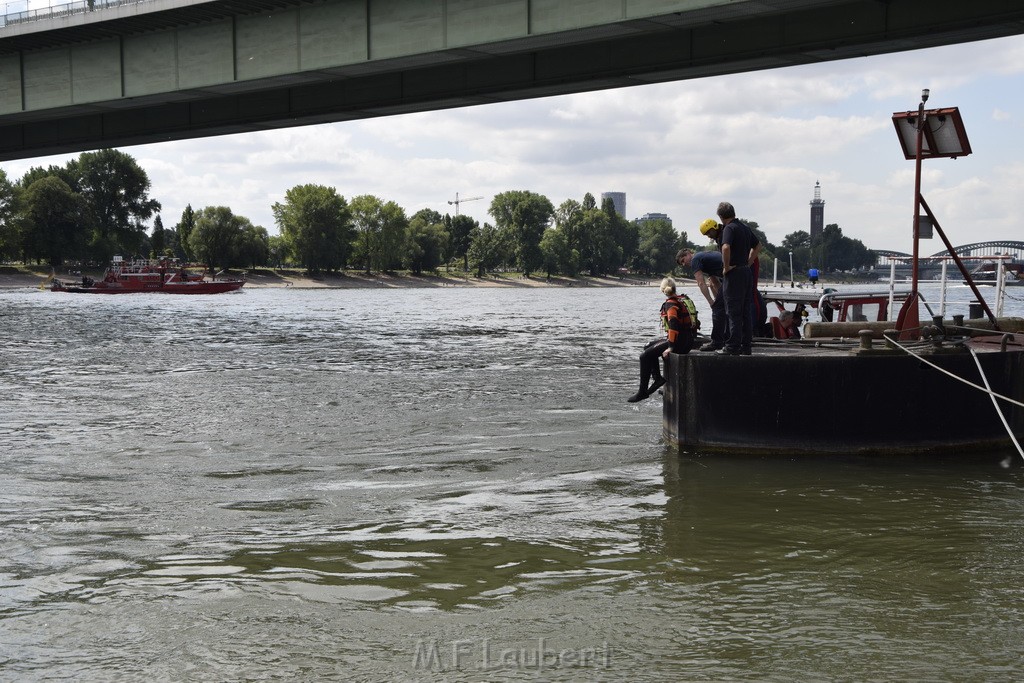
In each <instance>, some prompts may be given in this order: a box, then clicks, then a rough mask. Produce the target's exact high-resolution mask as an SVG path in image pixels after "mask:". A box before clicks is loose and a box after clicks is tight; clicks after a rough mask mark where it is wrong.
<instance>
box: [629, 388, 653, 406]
mask: <svg viewBox="0 0 1024 683" xmlns="http://www.w3.org/2000/svg"><path fill="white" fill-rule="evenodd" d="M650 395H651V392H650V390H648V389H641V390H640V391H638V392H636V393H635V394H633V395H632V396H630V397H629V398H627V399H626V401H627V402H628V403H638V402H639V401H642V400H644V399H645V398H647V397H649V396H650Z"/></svg>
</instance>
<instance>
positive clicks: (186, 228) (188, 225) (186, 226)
mask: <svg viewBox="0 0 1024 683" xmlns="http://www.w3.org/2000/svg"><path fill="white" fill-rule="evenodd" d="M195 227H196V214H195V212H194V211H193V210H192V205H191V204H186V205H185V210H184V211H182V212H181V220H180V221H178V224H177V225H176V226H174V232H175V233H177V235H178V244H180V245H181V250H182V252H183V256H184V258H185V260H187V261H191V260H193V258H195V256H194V255H193V254H192V248H191V247H190V246H189V241H188V238H189V236H190V235H191V234H192V231H193V230H194V229H195Z"/></svg>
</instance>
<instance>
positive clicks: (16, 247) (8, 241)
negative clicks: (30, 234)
mask: <svg viewBox="0 0 1024 683" xmlns="http://www.w3.org/2000/svg"><path fill="white" fill-rule="evenodd" d="M19 193H20V189H19V188H18V187H17V186H16V185H15V184H14V183H12V182H11V181H10V180H8V178H7V173H6V172H5V171H4V170H3V169H2V168H0V258H4V257H6V258H15V257H17V256H19V255H20V254H21V230H20V229H19V226H18V220H17V217H18V196H19Z"/></svg>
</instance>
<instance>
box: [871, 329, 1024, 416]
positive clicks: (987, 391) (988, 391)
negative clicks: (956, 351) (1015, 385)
mask: <svg viewBox="0 0 1024 683" xmlns="http://www.w3.org/2000/svg"><path fill="white" fill-rule="evenodd" d="M883 336H884V335H883ZM885 339H886V341H888V342H890V343H891V344H892V345H893V346H895V347H896V348H897V349H899V350H900V351H903V352H904V353H906V354H908V355H910V356H913V357H914V358H916V359H918V360H919V361H921V362H922V363H924V364H925V365H930V366H931V367H933V368H935V369H936V370H938V371H939V372H941V373H943V374H945V375H949V376H950V377H952V378H953V379H955V380H957V381H958V382H963V383H964V384H966V385H967V386H969V387H973V388H975V389H977V390H978V391H980V392H982V393H983V394H988V395H989V396H992V397H994V398H998V399H1002V400H1003V401H1006V402H1007V403H1012V404H1013V405H1015V406H1020V407H1021V408H1024V403H1021V402H1020V401H1018V400H1016V399H1012V398H1010V397H1009V396H1003V395H1002V394H999V393H996V392H994V391H992V390H991V389H988V388H986V387H983V386H981V385H980V384H975V383H974V382H972V381H970V380H967V379H964V378H963V377H961V376H960V375H957V374H954V373H952V372H950V371H949V370H947V369H945V368H940V367H939V366H938V365H936V364H935V363H933V362H931V361H930V360H928V359H927V358H925V357H924V356H922V355H920V354H917V353H914V352H913V351H911V350H910V349H908V348H907V347H905V346H903V345H901V344H900V343H899V342H898V341H896V340H895V339H893V338H892V337H888V336H887V337H885ZM971 352H972V353H973V352H974V351H973V349H972V350H971ZM982 377H984V375H982Z"/></svg>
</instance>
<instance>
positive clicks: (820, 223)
mask: <svg viewBox="0 0 1024 683" xmlns="http://www.w3.org/2000/svg"><path fill="white" fill-rule="evenodd" d="M824 230H825V200H823V199H822V198H821V183H819V182H815V183H814V199H812V200H811V244H816V243H817V241H818V240H819V239H821V233H822V231H824Z"/></svg>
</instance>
